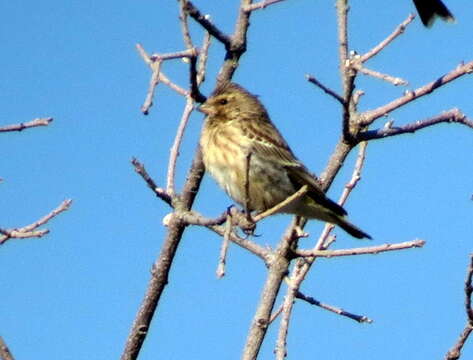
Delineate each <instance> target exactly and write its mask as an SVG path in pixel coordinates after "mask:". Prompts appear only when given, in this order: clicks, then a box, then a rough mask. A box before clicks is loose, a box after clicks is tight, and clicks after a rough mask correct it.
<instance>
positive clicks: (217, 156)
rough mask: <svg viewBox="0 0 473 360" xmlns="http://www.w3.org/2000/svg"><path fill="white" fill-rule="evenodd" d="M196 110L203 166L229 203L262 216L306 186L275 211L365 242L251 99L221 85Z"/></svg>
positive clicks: (235, 87)
mask: <svg viewBox="0 0 473 360" xmlns="http://www.w3.org/2000/svg"><path fill="white" fill-rule="evenodd" d="M200 110H201V111H202V112H203V113H205V114H206V115H207V116H206V118H205V122H204V125H203V128H202V134H201V137H200V146H201V149H202V155H203V160H204V164H205V167H206V169H207V171H208V172H209V173H210V175H212V176H213V177H214V178H215V180H216V181H217V183H218V184H219V185H220V186H221V187H222V188H223V189H224V190H225V191H226V192H227V193H228V195H230V197H231V198H232V199H233V200H235V201H236V202H237V203H239V204H240V205H242V206H246V205H248V209H247V210H249V211H257V212H262V211H265V210H267V209H270V208H272V207H274V206H275V205H277V204H279V203H280V202H281V201H283V200H285V199H286V198H287V197H289V196H291V195H292V194H294V193H295V192H296V191H298V190H299V189H300V188H301V187H302V186H304V185H307V186H308V192H307V193H306V194H305V195H304V196H303V197H302V198H300V199H298V200H297V201H295V202H293V203H292V204H289V205H286V206H285V207H284V208H282V209H281V210H280V212H281V213H290V214H295V215H300V216H303V217H305V218H308V219H319V220H322V221H327V222H330V223H332V224H336V225H338V226H340V227H341V228H342V229H343V230H345V231H346V232H347V233H349V234H350V235H352V236H354V237H356V238H359V239H361V238H369V239H371V237H370V236H369V235H368V234H366V233H365V232H363V231H362V230H360V229H359V228H357V227H356V226H355V225H353V224H351V223H350V222H349V221H348V220H347V219H346V215H347V212H346V211H345V209H343V207H341V206H340V205H338V204H337V203H335V202H334V201H332V200H330V199H329V198H328V197H326V196H325V194H324V192H323V191H322V190H321V188H320V185H319V183H318V182H317V180H316V178H315V177H314V176H313V175H311V174H310V172H309V170H308V169H307V168H306V167H305V166H304V165H303V164H302V163H301V162H300V161H299V160H298V159H297V158H296V157H295V155H294V154H293V152H292V150H291V149H290V148H289V145H288V144H287V143H286V141H285V140H284V138H283V137H282V135H281V134H280V133H279V131H278V129H276V127H275V126H274V124H273V123H272V122H271V119H270V118H269V115H268V113H267V111H266V109H265V108H264V106H263V105H262V104H261V102H260V101H259V100H258V99H257V97H256V96H254V95H252V94H250V93H249V92H248V91H246V90H245V89H243V88H242V87H241V86H239V85H237V84H234V83H227V84H225V85H223V86H221V87H219V88H217V89H216V90H215V91H214V92H213V94H212V95H211V96H210V97H209V98H208V99H207V101H206V102H205V103H204V104H202V105H201V106H200ZM250 153H251V155H250V156H248V154H250ZM248 158H249V161H248ZM248 164H249V166H248ZM247 168H248V171H247ZM247 179H248V181H247Z"/></svg>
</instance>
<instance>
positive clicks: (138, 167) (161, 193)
mask: <svg viewBox="0 0 473 360" xmlns="http://www.w3.org/2000/svg"><path fill="white" fill-rule="evenodd" d="M131 163H132V165H133V166H134V168H135V171H136V172H137V173H138V174H139V175H140V176H141V177H142V178H143V180H144V181H145V182H146V184H147V185H148V187H149V188H150V189H151V191H153V193H155V195H156V196H157V197H159V198H160V199H161V200H163V201H164V202H165V203H166V204H168V205H169V206H172V197H171V195H169V194H168V193H167V192H166V190H164V189H162V188H160V187H158V186H157V185H156V183H155V182H154V180H153V179H152V178H151V176H149V174H148V172H147V171H146V169H145V167H144V165H143V164H142V163H141V162H140V161H139V160H138V159H136V158H133V159H132V160H131Z"/></svg>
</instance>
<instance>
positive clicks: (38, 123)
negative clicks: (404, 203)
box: [0, 117, 53, 132]
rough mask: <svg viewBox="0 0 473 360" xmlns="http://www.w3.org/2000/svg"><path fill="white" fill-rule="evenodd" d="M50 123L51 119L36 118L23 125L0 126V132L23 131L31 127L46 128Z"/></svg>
mask: <svg viewBox="0 0 473 360" xmlns="http://www.w3.org/2000/svg"><path fill="white" fill-rule="evenodd" d="M51 121H53V118H52V117H47V118H36V119H34V120H31V121H28V122H24V123H19V124H12V125H5V126H0V132H9V131H23V130H25V129H28V128H32V127H38V126H48V125H49V124H50V123H51Z"/></svg>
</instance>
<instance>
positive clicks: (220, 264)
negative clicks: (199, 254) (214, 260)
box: [216, 214, 233, 279]
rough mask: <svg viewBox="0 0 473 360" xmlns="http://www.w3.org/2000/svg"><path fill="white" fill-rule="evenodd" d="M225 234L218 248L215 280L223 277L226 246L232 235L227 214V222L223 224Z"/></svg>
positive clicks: (230, 221)
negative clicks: (224, 225)
mask: <svg viewBox="0 0 473 360" xmlns="http://www.w3.org/2000/svg"><path fill="white" fill-rule="evenodd" d="M225 224H226V228H225V234H224V235H223V241H222V246H221V248H220V254H219V257H218V265H217V270H216V274H217V278H219V279H220V278H222V277H224V276H225V264H226V262H227V252H228V245H229V243H230V235H231V233H232V227H233V226H232V217H231V216H230V214H227V220H226V222H225Z"/></svg>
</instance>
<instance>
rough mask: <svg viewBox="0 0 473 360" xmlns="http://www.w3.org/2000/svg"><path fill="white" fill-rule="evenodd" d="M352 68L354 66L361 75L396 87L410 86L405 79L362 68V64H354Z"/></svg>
mask: <svg viewBox="0 0 473 360" xmlns="http://www.w3.org/2000/svg"><path fill="white" fill-rule="evenodd" d="M352 66H353V68H355V69H356V70H357V71H359V72H360V73H362V74H364V75H368V76H372V77H374V78H377V79H380V80H383V81H386V82H389V83H391V84H393V85H394V86H400V85H407V84H408V82H407V81H406V80H404V79H401V78H399V77H394V76H391V75H388V74H383V73H380V72H378V71H374V70H371V69H368V68H366V67H364V66H362V65H361V63H353V64H352Z"/></svg>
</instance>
